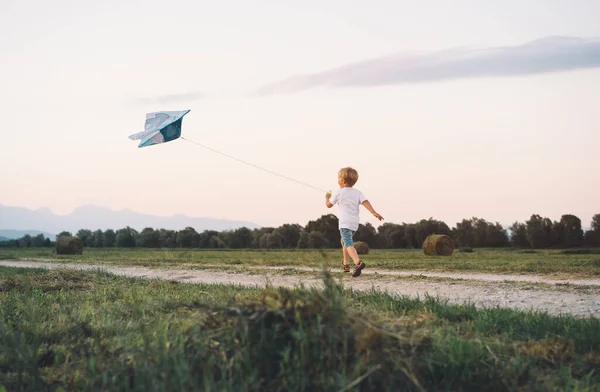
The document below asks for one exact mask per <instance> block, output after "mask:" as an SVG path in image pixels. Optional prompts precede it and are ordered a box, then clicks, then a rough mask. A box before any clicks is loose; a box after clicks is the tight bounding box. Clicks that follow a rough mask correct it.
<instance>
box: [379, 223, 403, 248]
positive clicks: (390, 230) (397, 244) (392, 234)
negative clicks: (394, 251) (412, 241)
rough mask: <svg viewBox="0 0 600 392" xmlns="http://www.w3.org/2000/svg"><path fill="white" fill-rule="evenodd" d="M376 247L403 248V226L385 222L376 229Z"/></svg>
mask: <svg viewBox="0 0 600 392" xmlns="http://www.w3.org/2000/svg"><path fill="white" fill-rule="evenodd" d="M377 245H378V246H379V247H381V248H384V249H385V248H387V249H390V248H405V247H407V246H408V243H407V242H406V238H405V225H404V224H402V225H398V224H396V223H389V222H386V223H384V224H382V225H380V226H379V228H378V229H377Z"/></svg>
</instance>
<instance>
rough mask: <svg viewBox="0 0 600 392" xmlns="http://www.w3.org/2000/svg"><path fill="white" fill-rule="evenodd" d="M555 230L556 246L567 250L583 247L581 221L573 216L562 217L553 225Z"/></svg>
mask: <svg viewBox="0 0 600 392" xmlns="http://www.w3.org/2000/svg"><path fill="white" fill-rule="evenodd" d="M555 228H556V229H557V233H555V235H556V234H558V235H557V237H558V238H557V240H558V242H557V244H558V245H562V246H564V247H567V248H571V247H575V246H581V245H583V230H582V229H581V219H579V218H578V217H576V216H575V215H570V214H567V215H563V216H562V217H561V218H560V222H557V225H555Z"/></svg>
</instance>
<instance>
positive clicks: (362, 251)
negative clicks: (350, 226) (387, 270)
mask: <svg viewBox="0 0 600 392" xmlns="http://www.w3.org/2000/svg"><path fill="white" fill-rule="evenodd" d="M354 249H356V253H358V254H359V255H368V254H369V244H367V243H366V242H364V241H357V242H355V243H354Z"/></svg>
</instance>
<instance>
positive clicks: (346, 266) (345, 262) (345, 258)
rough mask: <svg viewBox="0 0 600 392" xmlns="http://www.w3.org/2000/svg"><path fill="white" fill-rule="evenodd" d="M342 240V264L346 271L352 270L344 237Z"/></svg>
mask: <svg viewBox="0 0 600 392" xmlns="http://www.w3.org/2000/svg"><path fill="white" fill-rule="evenodd" d="M340 234H341V233H340ZM340 242H341V243H342V257H343V258H344V261H342V265H343V267H344V272H350V266H349V265H348V249H346V245H345V244H344V240H343V239H342V240H341V241H340Z"/></svg>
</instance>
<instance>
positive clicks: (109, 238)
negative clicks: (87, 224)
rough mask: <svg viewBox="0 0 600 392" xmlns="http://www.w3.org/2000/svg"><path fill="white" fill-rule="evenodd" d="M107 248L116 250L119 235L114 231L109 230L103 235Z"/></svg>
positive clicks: (104, 244) (104, 245)
mask: <svg viewBox="0 0 600 392" xmlns="http://www.w3.org/2000/svg"><path fill="white" fill-rule="evenodd" d="M102 237H103V244H102V246H103V247H105V248H114V247H115V246H116V245H117V233H115V231H114V230H113V229H108V230H106V231H105V232H104V234H103V235H102Z"/></svg>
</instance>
